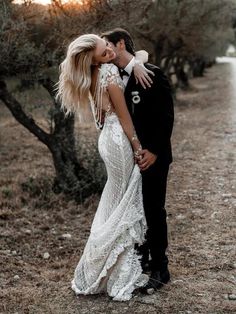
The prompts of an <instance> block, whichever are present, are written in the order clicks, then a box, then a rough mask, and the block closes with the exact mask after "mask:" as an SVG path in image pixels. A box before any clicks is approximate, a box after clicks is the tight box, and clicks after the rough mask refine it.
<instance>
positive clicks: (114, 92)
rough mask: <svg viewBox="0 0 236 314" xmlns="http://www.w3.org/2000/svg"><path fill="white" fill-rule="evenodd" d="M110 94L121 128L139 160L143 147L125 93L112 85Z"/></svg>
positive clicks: (109, 89)
mask: <svg viewBox="0 0 236 314" xmlns="http://www.w3.org/2000/svg"><path fill="white" fill-rule="evenodd" d="M108 93H109V96H110V99H111V101H112V104H113V106H114V108H115V111H116V114H117V116H118V118H119V121H120V123H121V126H122V128H123V130H124V132H125V134H126V135H127V137H128V139H129V141H130V143H131V145H132V147H133V150H134V155H135V157H136V158H138V157H139V152H140V151H141V149H142V147H141V144H140V142H139V139H138V138H137V135H136V132H135V128H134V125H133V122H132V119H131V116H130V114H129V110H128V108H127V105H126V102H125V97H124V92H123V90H122V89H121V88H120V87H119V86H118V85H116V84H110V85H109V86H108Z"/></svg>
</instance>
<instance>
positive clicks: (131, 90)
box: [102, 28, 174, 293]
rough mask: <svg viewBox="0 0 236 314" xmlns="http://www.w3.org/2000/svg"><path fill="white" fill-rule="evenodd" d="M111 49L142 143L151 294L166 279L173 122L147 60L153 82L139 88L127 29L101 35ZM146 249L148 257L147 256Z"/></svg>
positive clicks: (163, 86)
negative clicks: (167, 211) (166, 202)
mask: <svg viewBox="0 0 236 314" xmlns="http://www.w3.org/2000/svg"><path fill="white" fill-rule="evenodd" d="M102 37H103V38H105V39H106V40H107V41H108V42H109V43H110V44H111V47H112V48H113V50H114V51H115V53H116V58H115V59H114V61H113V63H114V64H116V65H117V66H118V67H119V68H121V69H124V73H123V78H122V79H123V81H124V83H125V85H126V88H125V99H126V103H127V106H128V109H129V112H130V114H131V117H132V120H133V123H134V126H135V130H136V133H137V135H138V138H139V140H140V142H141V144H142V147H143V150H142V152H141V153H142V160H141V161H140V162H139V167H140V169H141V173H142V182H143V187H142V188H143V203H144V211H145V215H146V220H147V225H148V232H147V241H146V243H145V244H144V245H143V246H142V247H141V248H140V253H141V254H142V266H143V268H144V267H146V268H147V266H148V268H149V269H148V270H150V271H151V275H150V279H149V282H148V283H147V285H146V286H145V287H144V288H143V289H142V291H143V292H144V293H152V292H153V291H154V290H157V289H159V288H161V287H162V286H163V284H166V283H167V282H168V281H169V280H170V273H169V270H168V258H167V256H166V249H167V246H168V240H167V222H166V210H165V198H166V185H167V175H168V171H169V164H170V163H171V162H172V152H171V142H170V138H171V133H172V128H173V121H174V109H173V100H172V95H171V87H170V84H169V82H168V80H167V78H166V76H165V75H164V74H163V72H162V71H161V70H160V69H159V68H158V67H156V66H155V65H153V64H150V63H146V64H145V67H146V68H147V69H149V70H151V71H153V72H154V74H155V76H153V77H152V80H153V84H152V85H151V87H150V88H146V89H144V88H143V87H142V86H141V85H140V84H136V81H135V77H134V74H133V71H132V69H133V64H134V62H135V60H134V54H135V52H134V43H133V41H132V38H131V36H130V34H129V33H128V32H127V31H126V30H124V29H121V28H117V29H114V30H111V31H108V32H105V33H103V34H102ZM149 254H150V256H151V260H150V261H149Z"/></svg>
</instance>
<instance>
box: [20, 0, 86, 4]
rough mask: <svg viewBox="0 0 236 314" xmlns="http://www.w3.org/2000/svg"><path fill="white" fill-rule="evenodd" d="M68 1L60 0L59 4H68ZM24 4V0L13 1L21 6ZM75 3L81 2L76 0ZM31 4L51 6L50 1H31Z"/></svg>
mask: <svg viewBox="0 0 236 314" xmlns="http://www.w3.org/2000/svg"><path fill="white" fill-rule="evenodd" d="M70 1H71V0H61V3H62V4H63V3H66V2H70ZM24 2H25V1H24V0H14V3H18V4H23V3H24ZM74 2H75V1H74ZM77 2H78V3H80V2H81V0H78V1H77ZM32 3H38V4H43V5H48V4H51V3H52V1H51V0H32Z"/></svg>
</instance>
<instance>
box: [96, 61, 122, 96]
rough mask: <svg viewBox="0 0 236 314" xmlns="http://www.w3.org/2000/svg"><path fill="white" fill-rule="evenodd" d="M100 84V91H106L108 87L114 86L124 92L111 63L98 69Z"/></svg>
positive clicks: (120, 80) (115, 69)
mask: <svg viewBox="0 0 236 314" xmlns="http://www.w3.org/2000/svg"><path fill="white" fill-rule="evenodd" d="M100 84H101V88H102V89H107V88H108V86H109V85H111V84H114V85H118V86H119V87H120V88H121V89H122V90H124V83H123V81H122V79H121V77H120V74H119V70H118V67H117V66H116V65H114V64H112V63H106V64H102V66H101V68H100Z"/></svg>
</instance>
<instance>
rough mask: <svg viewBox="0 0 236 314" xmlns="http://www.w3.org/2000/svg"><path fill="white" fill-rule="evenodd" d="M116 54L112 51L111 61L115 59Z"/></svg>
mask: <svg viewBox="0 0 236 314" xmlns="http://www.w3.org/2000/svg"><path fill="white" fill-rule="evenodd" d="M115 57H116V53H115V52H114V51H113V54H111V60H113V59H115Z"/></svg>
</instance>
